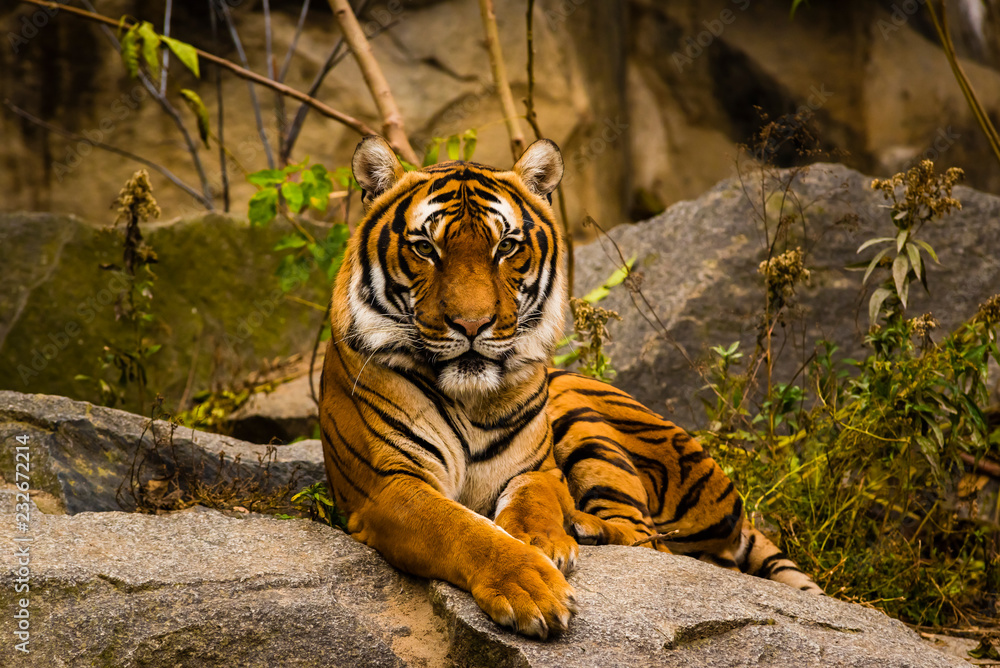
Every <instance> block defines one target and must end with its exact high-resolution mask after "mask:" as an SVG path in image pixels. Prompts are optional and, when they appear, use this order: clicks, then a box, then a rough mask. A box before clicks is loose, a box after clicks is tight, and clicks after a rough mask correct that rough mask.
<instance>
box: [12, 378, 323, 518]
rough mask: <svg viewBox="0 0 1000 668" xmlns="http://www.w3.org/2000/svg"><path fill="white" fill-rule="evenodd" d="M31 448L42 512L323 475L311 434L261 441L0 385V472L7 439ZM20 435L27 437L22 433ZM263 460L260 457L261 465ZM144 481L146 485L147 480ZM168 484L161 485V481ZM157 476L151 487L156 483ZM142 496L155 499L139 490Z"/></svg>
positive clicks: (130, 504) (112, 506)
mask: <svg viewBox="0 0 1000 668" xmlns="http://www.w3.org/2000/svg"><path fill="white" fill-rule="evenodd" d="M17 437H22V442H24V441H25V440H26V442H27V445H28V447H29V451H28V452H30V469H31V487H32V489H33V490H35V491H38V492H42V493H43V494H44V496H43V498H45V499H46V501H47V502H49V504H50V505H49V507H47V508H46V510H50V509H51V510H52V511H55V512H65V513H68V514H70V515H75V514H77V513H82V512H90V511H111V510H134V509H135V507H136V502H137V496H136V495H140V496H141V495H143V494H145V495H149V494H154V495H155V494H156V492H157V491H159V490H162V491H163V492H168V491H173V489H174V487H172V485H173V484H174V482H173V481H177V484H181V485H184V486H185V489H186V488H187V487H189V486H190V484H192V481H193V480H195V479H197V480H199V481H201V482H203V483H205V484H207V485H211V484H213V483H214V482H215V481H217V480H218V479H220V475H221V478H222V479H224V480H233V479H236V478H239V479H242V480H246V481H248V482H249V481H254V482H255V483H257V484H262V485H263V484H266V486H267V487H266V488H267V489H277V488H280V487H282V486H283V485H292V483H294V485H293V486H294V489H293V490H292V491H298V489H299V487H301V486H303V485H309V484H311V483H314V482H318V481H321V480H326V472H325V471H324V468H323V453H322V446H321V445H320V443H319V441H301V442H299V443H295V444H293V445H286V446H280V447H276V448H274V451H273V454H272V455H270V456H269V454H268V448H267V447H266V446H263V445H254V444H251V443H246V442H244V441H239V440H237V439H234V438H230V437H227V436H220V435H218V434H209V433H206V432H201V431H196V430H194V429H189V428H186V427H178V426H177V425H173V424H171V423H169V422H165V421H163V420H155V421H154V420H149V419H147V418H143V417H140V416H138V415H133V414H131V413H126V412H124V411H119V410H115V409H111V408H104V407H101V406H93V405H91V404H88V403H85V402H82V401H71V400H69V399H65V398H63V397H53V396H46V395H28V394H20V393H17V392H0V443H3V449H2V450H0V474H2V477H3V478H5V479H6V480H7V482H9V483H13V482H15V477H14V475H13V471H14V470H15V467H14V463H15V453H16V451H15V449H14V446H15V445H17V443H16V442H15V439H16V438H17ZM24 437H26V439H25V438H24ZM261 460H263V461H265V462H269V463H268V465H267V466H266V468H265V467H262V466H260V464H259V462H260V461H261ZM151 481H153V482H152V484H151ZM167 481H169V484H168V482H167ZM158 483H160V484H158ZM142 498H143V499H144V500H146V501H148V502H153V501H158V499H156V498H155V497H153V498H149V497H142Z"/></svg>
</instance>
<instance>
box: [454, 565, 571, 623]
mask: <svg viewBox="0 0 1000 668" xmlns="http://www.w3.org/2000/svg"><path fill="white" fill-rule="evenodd" d="M471 584H472V586H471V587H470V592H471V593H472V597H473V598H474V599H475V600H476V603H478V604H479V607H480V608H482V609H483V611H484V612H486V614H488V615H489V616H490V617H491V618H492V619H493V621H495V622H496V623H497V624H500V625H501V626H506V627H509V628H512V629H514V630H515V631H517V632H518V633H521V634H524V635H526V636H531V637H533V638H539V639H541V640H545V639H547V638H549V637H551V636H554V635H558V634H560V633H562V632H564V631H565V630H566V629H567V628H569V620H570V618H571V617H572V616H573V614H574V613H575V612H576V599H575V597H574V592H573V588H572V587H570V586H569V583H567V582H566V578H564V577H563V575H562V573H560V572H559V571H558V570H556V569H555V567H554V566H553V565H552V562H550V561H549V560H548V559H546V558H544V557H543V556H542V555H541V554H539V552H538V551H537V550H533V549H530V548H526V547H525V548H522V547H520V546H519V547H518V548H517V549H509V550H505V552H504V554H500V555H497V557H496V558H495V559H493V561H492V563H491V565H490V567H489V568H487V569H483V571H482V572H481V573H480V574H479V575H478V576H477V577H476V579H475V580H474V581H473V582H472V583H471Z"/></svg>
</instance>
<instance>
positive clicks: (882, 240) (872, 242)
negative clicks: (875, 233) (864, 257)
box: [857, 237, 892, 253]
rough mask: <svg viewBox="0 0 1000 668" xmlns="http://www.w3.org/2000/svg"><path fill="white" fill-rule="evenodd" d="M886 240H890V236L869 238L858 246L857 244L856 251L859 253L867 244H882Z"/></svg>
mask: <svg viewBox="0 0 1000 668" xmlns="http://www.w3.org/2000/svg"><path fill="white" fill-rule="evenodd" d="M887 241H892V237H878V238H877V239H869V240H868V241H866V242H864V243H863V244H861V245H860V246H858V250H857V252H858V253H860V252H861V251H863V250H864V249H866V248H868V247H869V246H874V245H875V244H884V243H885V242H887Z"/></svg>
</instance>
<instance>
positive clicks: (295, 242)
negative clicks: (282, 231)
mask: <svg viewBox="0 0 1000 668" xmlns="http://www.w3.org/2000/svg"><path fill="white" fill-rule="evenodd" d="M307 243H309V242H308V241H307V240H306V238H305V237H303V236H302V235H300V234H288V235H285V236H283V237H281V239H279V240H278V243H276V244H275V245H274V250H276V251H279V250H285V249H288V248H302V247H303V246H305V245H306V244H307Z"/></svg>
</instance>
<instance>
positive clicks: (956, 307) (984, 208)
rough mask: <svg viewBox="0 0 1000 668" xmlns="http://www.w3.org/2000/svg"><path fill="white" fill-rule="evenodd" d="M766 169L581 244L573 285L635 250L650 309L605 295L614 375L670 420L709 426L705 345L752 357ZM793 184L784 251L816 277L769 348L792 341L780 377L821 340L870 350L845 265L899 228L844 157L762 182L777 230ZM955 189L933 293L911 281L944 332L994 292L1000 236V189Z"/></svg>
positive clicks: (936, 239) (942, 224)
mask: <svg viewBox="0 0 1000 668" xmlns="http://www.w3.org/2000/svg"><path fill="white" fill-rule="evenodd" d="M759 178H760V176H759V174H754V173H753V172H751V171H749V170H748V172H747V173H746V174H745V175H744V177H743V181H742V183H744V184H745V186H746V188H745V190H744V187H743V186H742V185H741V180H740V179H731V180H727V181H723V182H721V183H719V184H718V185H717V186H715V187H714V188H712V189H711V190H710V191H708V192H707V193H705V194H704V195H702V196H701V197H699V198H698V199H697V200H695V201H687V202H679V203H677V204H675V205H674V206H672V207H670V208H669V209H668V210H667V211H666V212H664V213H663V214H662V215H660V216H657V217H655V218H652V219H650V220H648V221H646V222H644V223H639V224H635V225H626V226H619V227H616V228H614V229H612V230H611V231H610V232H609V233H608V235H607V237H604V238H599V239H598V240H597V241H596V242H594V243H593V244H590V245H587V246H581V247H579V248H577V249H576V265H575V266H576V293H577V294H584V293H586V292H587V291H588V290H590V289H592V288H594V287H597V286H599V285H601V284H602V283H603V282H604V280H605V279H606V278H607V277H608V276H609V275H610V274H611V273H612V272H614V271H615V269H616V267H617V266H619V265H620V264H621V261H620V259H619V255H618V250H616V249H615V248H614V245H615V244H617V246H618V248H619V249H620V252H621V254H622V255H623V256H624V257H625V258H631V257H633V256H634V257H635V258H636V259H635V265H634V267H635V270H636V272H637V273H638V274H641V276H642V278H641V290H642V293H643V294H644V295H645V297H646V299H647V300H648V303H649V306H647V305H646V303H645V302H643V301H642V300H641V299H638V298H637V299H635V300H633V298H632V295H631V294H630V292H629V291H628V290H627V289H626V288H625V287H624V286H622V287H617V288H614V289H613V290H612V291H611V294H610V296H608V297H607V298H606V299H605V300H603V301H601V302H600V304H599V305H600V306H602V307H604V308H609V309H613V310H615V311H617V312H618V313H619V314H621V316H622V318H623V321H622V322H612V323H611V324H610V325H609V330H610V332H611V336H612V339H613V341H612V343H610V344H609V345H608V346H607V348H606V352H607V353H608V354H609V355H610V357H611V362H612V366H613V367H614V368H615V369H616V370H617V371H618V375H617V377H616V378H615V385H616V386H618V387H620V388H622V389H624V390H626V391H628V392H630V393H631V394H633V395H635V396H636V397H637V398H638V399H639V400H640V401H642V402H643V403H645V404H646V405H648V406H650V407H652V408H653V409H654V410H657V411H660V412H670V411H676V413H677V415H676V416H675V419H677V420H678V421H680V422H682V423H685V424H687V425H688V426H689V427H693V426H698V425H703V424H704V412H703V407H702V404H701V401H700V397H705V398H709V397H710V395H709V393H708V392H707V391H706V390H705V389H704V388H705V385H706V380H705V377H704V375H703V373H704V370H705V368H706V363H707V361H708V359H709V348H710V347H712V346H718V345H722V346H728V345H729V344H731V343H732V342H734V341H739V342H740V349H741V350H743V351H744V352H745V353H747V354H749V353H751V352H752V351H753V348H754V345H755V343H756V336H757V327H756V325H757V322H758V317H759V315H760V314H761V313H762V312H763V309H764V282H763V277H762V276H761V275H760V274H759V273H758V266H759V265H760V263H761V262H762V261H763V260H764V259H766V248H765V244H764V242H763V241H762V240H763V239H764V234H763V225H762V222H761V220H760V219H759V217H758V215H757V213H756V212H759V211H761V210H762V206H761V198H760V195H759V193H760V181H759ZM789 182H790V191H789V192H790V193H791V194H790V195H789V196H788V197H787V198H786V200H785V205H784V209H783V210H782V212H781V215H786V214H793V213H794V214H797V213H798V212H799V209H798V208H797V207H798V206H799V205H800V204H801V205H802V207H803V208H802V211H804V217H805V221H804V223H803V222H802V221H801V220H798V222H795V223H794V224H793V225H791V226H790V228H789V232H788V238H787V240H786V241H785V244H779V246H778V250H777V252H781V251H783V250H784V248H785V245H787V246H788V247H789V248H795V247H796V246H800V247H802V248H803V250H804V251H805V264H806V267H807V268H808V269H809V270H810V271H811V273H812V277H811V281H810V283H809V284H808V285H805V286H800V287H799V288H797V293H796V294H797V300H798V302H799V311H798V313H797V314H796V315H793V316H790V317H789V318H788V323H789V324H788V326H786V327H784V328H782V327H778V328H776V336H777V338H776V343H775V348H776V349H777V348H778V347H780V346H786V347H787V348H786V350H785V352H784V353H783V354H781V355H780V356H779V357H778V358H777V364H776V366H775V379H776V381H778V382H788V381H789V380H790V379H791V378H792V377H793V376H794V375H795V374H796V373H797V372H798V371H799V368H800V367H801V365H802V362H803V360H804V359H806V358H807V357H808V356H809V355H810V354H811V353H812V352H813V346H814V344H815V343H816V342H817V341H818V340H820V339H826V340H829V341H833V342H835V343H836V344H837V345H838V346H840V351H839V352H838V353H837V355H838V357H839V356H844V357H853V358H858V357H863V356H864V355H865V348H864V345H863V336H864V333H865V332H866V331H867V330H868V302H867V299H866V296H865V294H866V293H865V292H864V291H863V290H862V287H861V278H862V274H861V273H858V272H853V271H847V270H846V269H845V267H846V266H847V265H848V264H851V263H855V262H858V261H859V260H860V259H863V258H865V257H871V255H872V253H870V252H869V253H863V254H862V255H860V256H859V255H858V254H857V253H856V251H857V249H858V247H859V246H860V245H861V244H862V243H863V242H864V241H866V240H868V239H870V238H872V237H875V236H887V235H891V234H892V230H893V229H894V228H893V227H892V222H891V221H890V220H889V218H888V215H887V209H886V207H885V201H884V200H883V198H882V195H881V193H876V192H874V191H872V190H871V188H870V184H871V178H870V177H867V176H864V175H863V174H860V173H859V172H856V171H854V170H851V169H848V168H846V167H844V166H842V165H835V164H817V165H813V166H811V167H809V168H808V169H807V170H806V171H804V172H797V171H792V170H778V171H777V172H776V173H774V174H771V175H770V176H769V177H767V180H766V181H765V188H764V189H765V191H766V193H767V194H766V196H765V199H766V200H767V206H768V207H769V209H768V221H769V224H770V225H771V229H772V231H773V228H774V225H775V224H776V222H777V220H778V215H779V214H778V213H777V212H778V210H779V208H780V207H781V202H782V197H781V196H780V194H775V193H780V190H781V184H783V183H789ZM954 194H955V197H957V198H958V199H959V200H960V201H961V202H962V210H961V211H955V212H952V213H951V214H949V215H948V217H947V218H945V219H943V220H940V221H937V222H934V223H931V224H928V225H926V226H924V228H923V229H921V230H920V232H919V236H920V238H923V239H924V240H926V241H927V242H929V243H930V244H931V245H932V246H933V247H934V249H935V250H936V251H937V255H938V257H939V258H940V261H941V263H940V264H933V263H928V266H927V275H928V277H929V278H928V285H929V290H930V292H929V294H928V293H926V292H925V291H924V290H923V288H921V287H919V286H914V287H913V290H911V293H910V300H911V301H910V305H909V308H908V311H907V312H908V313H909V314H911V315H912V316H917V315H920V314H922V313H926V312H931V313H932V314H933V315H934V317H935V318H936V319H937V320H938V321H939V323H940V324H939V328H938V332H941V331H949V330H951V329H953V328H955V327H956V326H958V325H959V324H960V323H962V322H964V321H965V320H967V319H969V318H971V317H972V316H973V315H975V313H976V311H977V309H978V306H979V304H981V303H982V302H984V301H986V299H988V298H989V297H991V296H993V295H995V294H997V293H998V292H1000V237H998V236H997V234H996V231H995V229H994V228H995V226H994V224H993V223H994V221H996V220H998V219H1000V198H998V197H995V196H993V195H988V194H985V193H981V192H978V191H975V190H972V189H970V188H965V187H957V188H955V192H954ZM612 242H613V243H612ZM879 280H881V279H879ZM869 287H871V286H869ZM661 324H662V326H661ZM802 341H805V346H806V347H805V349H803V344H802ZM682 351H683V353H682ZM685 355H687V357H688V358H689V359H690V362H689V361H688V360H687V359H685Z"/></svg>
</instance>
